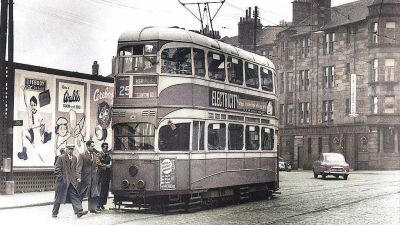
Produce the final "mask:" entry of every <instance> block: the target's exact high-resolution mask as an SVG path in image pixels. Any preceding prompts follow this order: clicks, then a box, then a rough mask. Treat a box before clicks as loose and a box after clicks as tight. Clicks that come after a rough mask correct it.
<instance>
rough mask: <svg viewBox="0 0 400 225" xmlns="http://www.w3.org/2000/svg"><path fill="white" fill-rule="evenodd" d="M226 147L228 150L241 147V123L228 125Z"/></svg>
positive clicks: (240, 148)
mask: <svg viewBox="0 0 400 225" xmlns="http://www.w3.org/2000/svg"><path fill="white" fill-rule="evenodd" d="M228 149H229V150H242V149H243V125H241V124H229V125H228Z"/></svg>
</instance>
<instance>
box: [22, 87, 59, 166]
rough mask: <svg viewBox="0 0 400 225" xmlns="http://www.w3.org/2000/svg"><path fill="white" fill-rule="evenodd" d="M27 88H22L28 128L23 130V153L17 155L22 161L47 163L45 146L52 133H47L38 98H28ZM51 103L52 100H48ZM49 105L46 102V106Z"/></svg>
mask: <svg viewBox="0 0 400 225" xmlns="http://www.w3.org/2000/svg"><path fill="white" fill-rule="evenodd" d="M27 88H28V87H27V86H26V85H23V86H22V87H21V89H22V91H23V97H24V103H25V107H26V112H27V118H28V119H27V125H28V126H27V127H24V128H23V130H22V139H21V140H22V151H20V152H18V153H17V156H18V158H19V159H21V160H28V159H32V157H33V160H36V159H35V158H38V159H39V162H41V163H45V162H46V161H47V160H46V158H47V156H48V153H47V152H46V150H45V148H43V146H41V145H43V144H46V143H47V142H49V141H50V140H51V135H52V133H51V132H48V131H47V126H46V122H45V120H44V119H43V117H42V115H41V113H40V112H39V110H38V108H39V107H38V98H37V96H35V95H31V96H29V97H28V94H27ZM28 99H29V100H28ZM48 101H50V99H48ZM47 104H49V102H46V103H45V104H43V105H42V103H41V106H44V105H47Z"/></svg>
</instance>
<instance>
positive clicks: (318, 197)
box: [0, 171, 400, 225]
mask: <svg viewBox="0 0 400 225" xmlns="http://www.w3.org/2000/svg"><path fill="white" fill-rule="evenodd" d="M280 191H281V192H282V194H281V195H277V196H276V197H275V198H273V199H272V200H264V201H257V202H249V203H244V204H239V205H230V206H225V207H222V208H217V209H212V210H204V211H200V212H195V213H190V214H175V215H159V214H154V213H137V212H125V211H117V210H107V211H105V212H102V213H101V214H97V215H93V214H91V215H87V216H84V217H82V218H80V219H77V218H76V217H75V216H74V215H73V213H72V208H71V206H70V205H63V206H62V208H61V210H60V214H59V217H58V218H56V219H53V218H51V208H52V206H41V207H31V208H21V209H10V210H1V211H0V221H1V223H2V224H77V225H78V224H96V225H101V224H127V225H128V224H143V225H157V224H159V225H166V224H199V225H201V224H207V225H213V224H215V225H228V224H229V225H230V224H238V225H239V224H240V225H242V224H246V225H247V224H271V225H280V224H284V225H286V224H299V225H303V224H304V225H306V224H307V225H309V224H321V225H322V224H323V225H328V224H332V225H337V224H351V225H366V224H377V225H400V171H363V172H359V171H356V172H353V173H352V174H350V176H349V179H348V180H347V181H345V180H342V179H335V178H330V177H328V178H327V179H326V180H322V179H314V178H313V174H312V172H310V171H306V172H293V171H292V172H282V173H281V190H280ZM84 207H87V203H85V204H84ZM109 207H111V205H109ZM4 222H10V223H4Z"/></svg>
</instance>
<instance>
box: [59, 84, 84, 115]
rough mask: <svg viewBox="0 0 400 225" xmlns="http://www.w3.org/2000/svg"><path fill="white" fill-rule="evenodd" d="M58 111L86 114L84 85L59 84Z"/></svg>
mask: <svg viewBox="0 0 400 225" xmlns="http://www.w3.org/2000/svg"><path fill="white" fill-rule="evenodd" d="M58 87H59V89H58V99H59V100H60V101H58V111H60V112H69V111H70V110H74V111H75V112H76V113H83V112H84V98H85V89H84V86H83V85H82V84H74V83H64V82H59V83H58Z"/></svg>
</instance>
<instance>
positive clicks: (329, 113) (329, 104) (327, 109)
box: [322, 100, 333, 122]
mask: <svg viewBox="0 0 400 225" xmlns="http://www.w3.org/2000/svg"><path fill="white" fill-rule="evenodd" d="M322 121H324V122H332V121H333V100H328V101H323V102H322Z"/></svg>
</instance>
